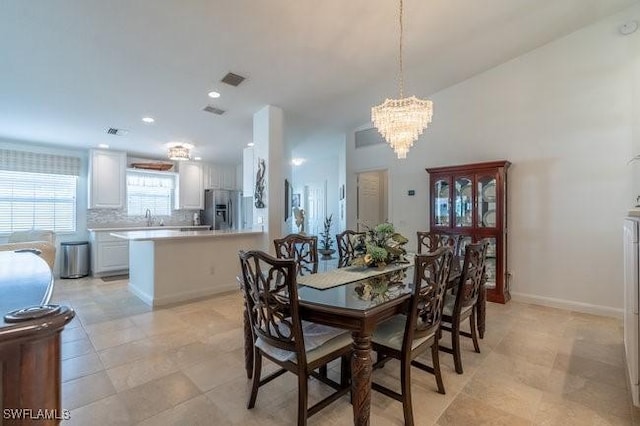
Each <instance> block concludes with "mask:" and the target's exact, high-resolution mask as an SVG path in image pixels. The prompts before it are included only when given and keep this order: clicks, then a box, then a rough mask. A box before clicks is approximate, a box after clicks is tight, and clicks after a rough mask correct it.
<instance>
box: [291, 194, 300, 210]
mask: <svg viewBox="0 0 640 426" xmlns="http://www.w3.org/2000/svg"><path fill="white" fill-rule="evenodd" d="M291 207H298V208H300V194H293V195H292V197H291Z"/></svg>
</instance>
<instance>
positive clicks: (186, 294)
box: [152, 283, 239, 306]
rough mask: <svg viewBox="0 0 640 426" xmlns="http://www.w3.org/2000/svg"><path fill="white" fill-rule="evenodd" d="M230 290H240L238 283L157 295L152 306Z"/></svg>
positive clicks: (199, 297)
mask: <svg viewBox="0 0 640 426" xmlns="http://www.w3.org/2000/svg"><path fill="white" fill-rule="evenodd" d="M230 290H238V284H236V283H232V284H227V285H216V287H215V288H208V289H204V290H192V291H185V292H180V293H173V294H171V295H168V296H163V297H156V298H154V299H153V305H152V306H164V305H170V304H173V303H179V302H187V301H189V300H195V299H202V298H205V297H208V296H213V295H216V294H220V293H226V292H228V291H230ZM238 291H239V290H238Z"/></svg>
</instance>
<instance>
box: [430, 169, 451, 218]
mask: <svg viewBox="0 0 640 426" xmlns="http://www.w3.org/2000/svg"><path fill="white" fill-rule="evenodd" d="M450 186H451V185H449V180H448V179H438V180H436V181H435V183H434V192H433V193H434V194H435V196H434V197H433V220H434V225H435V226H449V212H450V210H451V208H450V205H449V201H450V197H449V192H450V191H451V188H450Z"/></svg>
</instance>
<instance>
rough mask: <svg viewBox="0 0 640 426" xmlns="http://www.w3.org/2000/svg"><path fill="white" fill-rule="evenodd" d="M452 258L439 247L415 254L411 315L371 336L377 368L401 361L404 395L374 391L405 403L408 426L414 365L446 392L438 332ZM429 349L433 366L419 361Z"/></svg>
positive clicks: (392, 321) (377, 387) (395, 319)
mask: <svg viewBox="0 0 640 426" xmlns="http://www.w3.org/2000/svg"><path fill="white" fill-rule="evenodd" d="M452 259H453V251H452V249H451V248H450V247H440V248H439V249H437V250H436V251H434V252H431V253H427V254H418V255H416V257H415V261H414V262H415V265H414V278H413V292H412V294H411V301H410V305H409V311H408V313H407V314H406V315H396V316H395V317H393V318H391V319H389V320H387V321H385V322H383V323H382V324H380V325H379V326H378V327H377V328H376V330H375V331H374V334H373V337H372V348H373V350H375V351H376V352H377V353H378V359H377V362H376V364H374V368H377V367H381V366H382V365H384V364H385V363H386V362H387V361H388V360H389V358H394V359H398V360H400V382H401V393H397V392H395V391H393V390H391V389H389V388H387V387H385V386H382V385H380V384H378V383H375V382H374V383H373V384H372V388H373V389H374V390H376V391H378V392H381V393H383V394H384V395H387V396H389V397H391V398H393V399H395V400H397V401H400V402H402V408H403V411H404V422H405V425H413V408H412V401H411V366H414V367H417V368H419V369H421V370H423V371H426V372H429V373H431V374H434V375H435V377H436V384H437V386H438V392H440V393H441V394H444V393H445V389H444V383H443V381H442V374H441V373H440V360H439V351H438V338H439V332H438V331H439V328H440V321H441V318H442V308H443V305H444V294H445V290H446V287H447V277H448V276H449V268H451V262H452ZM429 348H431V357H432V364H433V366H428V365H425V364H423V363H421V362H418V361H417V360H416V358H417V357H418V356H419V355H420V354H422V353H424V352H425V351H426V350H427V349H429Z"/></svg>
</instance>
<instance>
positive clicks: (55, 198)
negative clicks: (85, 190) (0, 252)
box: [0, 170, 78, 233]
mask: <svg viewBox="0 0 640 426" xmlns="http://www.w3.org/2000/svg"><path fill="white" fill-rule="evenodd" d="M77 180H78V178H77V177H76V176H71V175H64V174H46V173H28V172H18V171H11V170H0V233H10V232H14V231H26V230H29V229H47V230H51V231H55V232H74V231H75V230H76V187H77Z"/></svg>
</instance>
